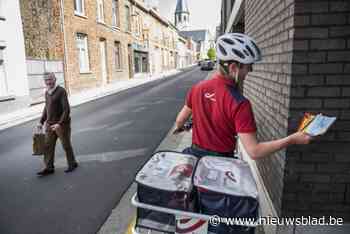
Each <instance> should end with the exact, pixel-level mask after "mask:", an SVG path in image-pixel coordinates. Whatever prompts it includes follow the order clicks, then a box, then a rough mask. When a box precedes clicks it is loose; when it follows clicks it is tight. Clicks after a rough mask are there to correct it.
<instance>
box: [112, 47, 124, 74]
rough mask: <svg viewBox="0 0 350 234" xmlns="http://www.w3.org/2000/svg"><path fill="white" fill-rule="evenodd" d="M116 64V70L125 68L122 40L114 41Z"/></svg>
mask: <svg viewBox="0 0 350 234" xmlns="http://www.w3.org/2000/svg"><path fill="white" fill-rule="evenodd" d="M117 52H118V53H117ZM117 60H118V63H117ZM114 65H115V70H116V71H120V70H123V62H122V44H121V42H120V41H114Z"/></svg>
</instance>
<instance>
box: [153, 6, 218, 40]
mask: <svg viewBox="0 0 350 234" xmlns="http://www.w3.org/2000/svg"><path fill="white" fill-rule="evenodd" d="M153 1H155V2H157V1H158V3H159V8H160V12H161V15H162V16H165V17H166V18H167V19H169V20H170V21H171V22H174V12H175V8H176V2H177V0H153ZM187 1H188V7H189V10H190V30H195V29H209V30H210V32H211V34H212V35H215V32H216V26H218V25H219V24H220V14H221V0H187Z"/></svg>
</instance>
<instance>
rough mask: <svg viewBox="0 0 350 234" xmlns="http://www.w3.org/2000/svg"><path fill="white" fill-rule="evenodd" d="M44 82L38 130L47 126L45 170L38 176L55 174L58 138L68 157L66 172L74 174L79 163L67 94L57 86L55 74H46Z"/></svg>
mask: <svg viewBox="0 0 350 234" xmlns="http://www.w3.org/2000/svg"><path fill="white" fill-rule="evenodd" d="M44 80H45V85H46V92H45V107H44V110H43V113H42V116H41V119H40V124H39V125H38V128H40V129H42V127H43V125H44V124H45V135H46V136H45V143H46V150H45V154H44V163H45V168H44V169H43V170H42V171H40V172H38V173H37V174H38V175H40V176H46V175H49V174H53V173H54V172H55V167H54V159H55V147H56V141H57V138H59V139H60V141H61V143H62V146H63V149H64V151H65V153H66V157H67V162H68V168H67V170H65V171H64V172H66V173H68V172H72V171H74V170H75V169H76V168H77V167H78V163H77V162H76V160H75V157H74V152H73V147H72V143H71V118H70V107H69V102H68V98H67V92H66V90H65V89H64V88H63V87H61V86H59V85H57V84H56V76H55V74H54V73H45V75H44Z"/></svg>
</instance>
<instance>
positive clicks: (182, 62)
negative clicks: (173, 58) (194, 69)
mask: <svg viewBox="0 0 350 234" xmlns="http://www.w3.org/2000/svg"><path fill="white" fill-rule="evenodd" d="M176 47H177V51H178V61H177V67H178V68H184V67H186V66H187V65H188V64H187V62H186V53H187V46H186V42H183V41H180V40H178V41H177V44H176Z"/></svg>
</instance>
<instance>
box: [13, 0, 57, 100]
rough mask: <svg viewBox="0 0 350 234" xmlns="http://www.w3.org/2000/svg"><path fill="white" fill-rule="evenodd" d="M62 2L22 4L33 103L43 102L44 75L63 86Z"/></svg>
mask: <svg viewBox="0 0 350 234" xmlns="http://www.w3.org/2000/svg"><path fill="white" fill-rule="evenodd" d="M59 4H60V1H59V0H21V1H20V7H21V17H22V23H23V33H24V41H25V52H26V63H27V72H28V74H27V75H28V83H29V94H30V99H31V100H30V103H32V104H35V103H39V102H43V101H44V88H45V87H44V82H43V74H44V73H45V72H54V73H55V74H56V76H57V78H58V83H59V84H60V85H61V86H64V71H63V57H64V45H63V34H62V28H61V17H60V5H59Z"/></svg>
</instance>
